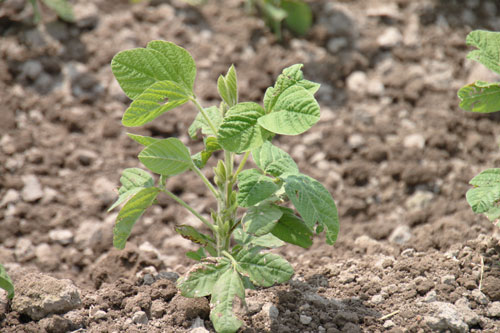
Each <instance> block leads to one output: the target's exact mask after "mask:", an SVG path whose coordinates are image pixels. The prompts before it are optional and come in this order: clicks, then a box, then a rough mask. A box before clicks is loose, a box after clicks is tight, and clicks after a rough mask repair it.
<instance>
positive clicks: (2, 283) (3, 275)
mask: <svg viewBox="0 0 500 333" xmlns="http://www.w3.org/2000/svg"><path fill="white" fill-rule="evenodd" d="M0 288H2V289H3V290H5V291H6V292H7V297H8V298H10V299H12V298H13V297H14V284H13V283H12V280H11V279H10V277H9V275H7V271H6V270H5V267H3V265H2V264H0Z"/></svg>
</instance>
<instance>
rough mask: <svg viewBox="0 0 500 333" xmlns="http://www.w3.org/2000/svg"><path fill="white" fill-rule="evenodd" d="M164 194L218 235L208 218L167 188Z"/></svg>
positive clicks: (164, 189) (163, 190)
mask: <svg viewBox="0 0 500 333" xmlns="http://www.w3.org/2000/svg"><path fill="white" fill-rule="evenodd" d="M162 192H165V193H166V194H167V195H168V196H169V197H171V198H172V199H174V200H175V201H177V202H178V203H179V204H180V205H181V206H183V207H184V208H186V209H187V210H189V211H190V212H191V213H192V214H193V215H194V216H196V217H197V218H198V219H199V220H200V221H201V222H203V223H204V224H205V225H206V226H207V227H209V228H210V230H212V232H213V233H214V234H215V233H216V230H215V228H214V226H213V224H212V223H210V222H208V220H207V219H206V218H204V217H203V216H201V215H200V214H199V213H198V212H197V211H195V210H194V209H193V207H191V206H189V205H188V204H187V203H186V202H185V201H184V200H182V199H181V198H179V197H178V196H176V195H175V194H173V193H172V192H170V191H169V190H167V189H166V188H163V189H162Z"/></svg>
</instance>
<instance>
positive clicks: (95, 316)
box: [92, 310, 107, 320]
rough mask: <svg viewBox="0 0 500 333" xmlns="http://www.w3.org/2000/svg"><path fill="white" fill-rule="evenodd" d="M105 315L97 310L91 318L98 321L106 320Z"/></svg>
mask: <svg viewBox="0 0 500 333" xmlns="http://www.w3.org/2000/svg"><path fill="white" fill-rule="evenodd" d="M106 315H107V314H106V312H105V311H103V310H97V311H96V312H95V313H94V315H93V316H92V317H93V318H95V319H97V320H99V319H106Z"/></svg>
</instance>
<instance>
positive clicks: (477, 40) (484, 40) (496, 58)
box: [466, 30, 500, 74]
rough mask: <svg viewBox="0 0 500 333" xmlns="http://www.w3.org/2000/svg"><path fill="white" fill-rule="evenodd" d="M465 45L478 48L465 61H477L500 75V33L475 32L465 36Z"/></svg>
mask: <svg viewBox="0 0 500 333" xmlns="http://www.w3.org/2000/svg"><path fill="white" fill-rule="evenodd" d="M466 43H467V45H472V46H475V47H477V48H478V50H474V51H471V52H469V54H468V55H467V59H472V60H474V61H477V62H479V63H481V64H483V65H484V66H486V67H487V68H489V69H490V70H492V71H494V72H496V73H497V74H500V33H498V32H493V31H484V30H475V31H472V32H471V33H469V34H468V35H467V39H466Z"/></svg>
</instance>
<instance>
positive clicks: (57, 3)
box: [42, 0, 75, 22]
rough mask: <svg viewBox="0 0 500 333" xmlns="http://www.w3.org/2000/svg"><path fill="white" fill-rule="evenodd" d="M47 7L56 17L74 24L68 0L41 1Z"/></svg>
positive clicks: (73, 16) (71, 8)
mask: <svg viewBox="0 0 500 333" xmlns="http://www.w3.org/2000/svg"><path fill="white" fill-rule="evenodd" d="M42 1H43V3H44V4H45V5H47V7H49V8H50V9H52V10H53V11H55V12H56V13H57V16H59V17H60V18H62V19H63V20H64V21H67V22H75V15H74V14H73V7H71V4H70V3H69V2H68V0H42Z"/></svg>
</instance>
